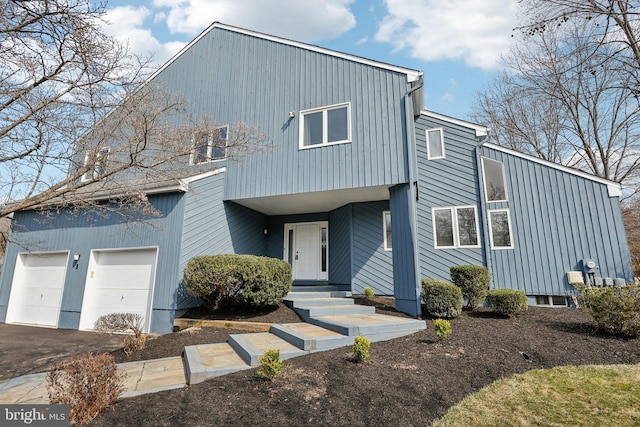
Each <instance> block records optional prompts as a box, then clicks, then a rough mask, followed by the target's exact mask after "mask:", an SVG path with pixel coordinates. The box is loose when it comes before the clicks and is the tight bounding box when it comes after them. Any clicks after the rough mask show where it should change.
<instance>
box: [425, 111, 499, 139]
mask: <svg viewBox="0 0 640 427" xmlns="http://www.w3.org/2000/svg"><path fill="white" fill-rule="evenodd" d="M420 114H424V115H425V116H427V117H431V118H434V119H438V120H444V121H445V122H449V123H453V124H455V125H459V126H463V127H466V128H469V129H473V130H475V131H476V137H481V136H487V135H488V134H489V128H488V127H486V126H482V125H478V124H475V123H471V122H468V121H466V120H462V119H456V118H455V117H451V116H446V115H444V114H440V113H436V112H435V111H429V110H421V111H420Z"/></svg>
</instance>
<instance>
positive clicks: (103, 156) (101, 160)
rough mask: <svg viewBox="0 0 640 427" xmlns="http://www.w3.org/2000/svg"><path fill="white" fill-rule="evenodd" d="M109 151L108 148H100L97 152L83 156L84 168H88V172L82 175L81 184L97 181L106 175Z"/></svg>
mask: <svg viewBox="0 0 640 427" xmlns="http://www.w3.org/2000/svg"><path fill="white" fill-rule="evenodd" d="M110 151H111V148H110V147H102V148H100V149H99V150H98V151H97V152H95V151H91V152H88V153H87V154H86V155H85V156H84V166H87V165H90V166H89V170H88V171H86V172H85V173H84V175H82V178H81V181H82V182H84V181H89V180H92V179H97V178H99V177H101V176H103V175H105V174H106V173H107V161H108V159H109V152H110Z"/></svg>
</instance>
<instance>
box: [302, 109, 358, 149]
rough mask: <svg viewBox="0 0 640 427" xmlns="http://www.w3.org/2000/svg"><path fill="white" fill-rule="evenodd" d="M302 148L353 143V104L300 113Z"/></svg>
mask: <svg viewBox="0 0 640 427" xmlns="http://www.w3.org/2000/svg"><path fill="white" fill-rule="evenodd" d="M300 119H301V125H300V148H312V147H318V146H323V145H332V144H341V143H345V142H351V103H350V102H347V103H344V104H336V105H330V106H328V107H322V108H314V109H312V110H304V111H301V112H300Z"/></svg>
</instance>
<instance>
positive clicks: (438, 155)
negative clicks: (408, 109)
mask: <svg viewBox="0 0 640 427" xmlns="http://www.w3.org/2000/svg"><path fill="white" fill-rule="evenodd" d="M426 132H427V159H428V160H435V159H444V137H443V133H442V128H438V129H427V131H426Z"/></svg>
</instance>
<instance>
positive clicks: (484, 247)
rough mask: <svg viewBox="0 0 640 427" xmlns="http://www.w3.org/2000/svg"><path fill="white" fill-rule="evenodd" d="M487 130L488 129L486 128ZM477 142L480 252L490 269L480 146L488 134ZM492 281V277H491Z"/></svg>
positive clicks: (487, 224) (489, 249)
mask: <svg viewBox="0 0 640 427" xmlns="http://www.w3.org/2000/svg"><path fill="white" fill-rule="evenodd" d="M487 131H488V130H487ZM476 139H477V141H478V144H477V145H476V170H477V179H478V188H479V190H480V191H479V193H478V194H479V195H480V218H481V219H482V222H481V227H482V231H483V233H482V242H483V244H482V252H483V255H484V260H485V263H486V267H487V268H488V269H489V271H491V264H492V260H491V241H490V240H489V233H491V230H490V229H489V212H488V211H487V208H488V207H487V202H486V200H487V199H486V194H485V189H484V177H483V172H482V152H483V150H482V147H483V146H484V143H485V141H486V140H487V139H489V134H487V135H486V136H480V137H476ZM491 281H492V282H493V277H492V278H491Z"/></svg>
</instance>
